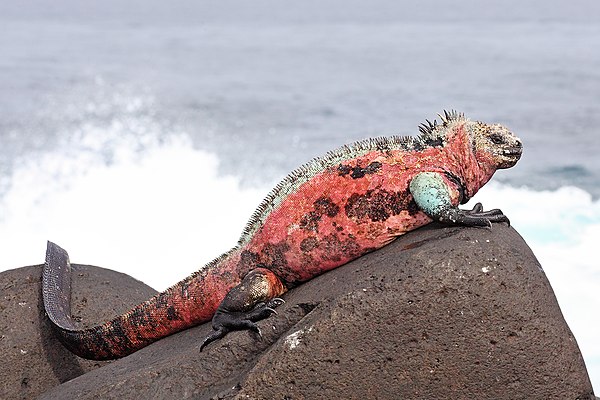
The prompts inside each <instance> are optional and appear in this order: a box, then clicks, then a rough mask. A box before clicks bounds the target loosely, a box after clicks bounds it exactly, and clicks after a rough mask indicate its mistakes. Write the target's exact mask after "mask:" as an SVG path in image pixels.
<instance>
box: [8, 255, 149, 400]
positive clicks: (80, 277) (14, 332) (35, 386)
mask: <svg viewBox="0 0 600 400" xmlns="http://www.w3.org/2000/svg"><path fill="white" fill-rule="evenodd" d="M73 269H74V271H73V293H72V300H73V312H74V313H75V314H74V315H75V317H76V318H78V319H79V318H80V319H81V320H82V321H85V322H87V323H88V324H93V323H96V322H103V321H105V320H106V319H109V318H111V317H113V316H114V315H116V314H119V313H121V312H123V311H126V310H127V309H129V308H130V307H131V306H133V305H134V304H137V303H139V302H141V301H144V300H146V299H148V298H149V297H151V296H152V295H154V294H155V293H156V291H155V290H154V289H152V288H150V287H149V286H147V285H145V284H143V283H142V282H139V281H137V280H135V279H133V278H131V277H130V276H127V275H125V274H121V273H118V272H115V271H111V270H107V269H103V268H98V267H92V266H85V265H77V264H74V265H73ZM41 276H42V268H41V266H40V265H36V266H31V267H23V268H18V269H13V270H10V271H5V272H2V273H0V354H2V358H1V359H2V363H0V399H6V400H9V399H32V398H35V397H36V396H38V395H39V394H41V393H43V392H45V391H47V390H48V389H50V388H53V387H55V386H57V385H59V384H61V383H63V382H66V381H68V380H70V379H73V378H75V377H77V376H79V375H82V374H84V373H86V372H89V371H91V370H93V369H96V368H99V367H101V366H103V365H106V364H108V363H107V362H98V361H88V360H83V359H81V358H79V357H76V356H74V355H73V354H71V353H70V352H69V351H68V350H66V349H65V348H64V347H63V346H62V344H61V343H60V342H59V341H58V340H57V339H56V338H55V337H54V334H53V331H52V329H51V327H50V323H49V321H48V319H47V317H46V316H45V313H44V311H43V305H42V299H41V294H42V293H41Z"/></svg>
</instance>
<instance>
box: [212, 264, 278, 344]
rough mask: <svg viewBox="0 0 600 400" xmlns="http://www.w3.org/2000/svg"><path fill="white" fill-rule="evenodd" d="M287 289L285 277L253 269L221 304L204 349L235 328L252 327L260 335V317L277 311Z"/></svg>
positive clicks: (246, 328)
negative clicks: (258, 322)
mask: <svg viewBox="0 0 600 400" xmlns="http://www.w3.org/2000/svg"><path fill="white" fill-rule="evenodd" d="M285 291H286V288H285V286H284V285H283V283H282V282H281V280H279V278H278V277H277V276H276V275H275V274H274V273H273V272H271V271H270V270H268V269H265V268H257V269H254V270H252V271H250V272H249V273H248V274H247V275H246V276H245V277H244V279H243V280H242V282H241V283H240V284H239V285H237V286H235V287H234V288H233V289H231V290H230V291H229V292H228V293H227V295H226V296H225V298H224V299H223V301H221V304H219V308H217V311H216V312H215V315H214V316H213V319H212V327H213V329H214V330H213V331H212V332H211V333H210V334H209V335H208V336H207V337H206V338H205V339H204V341H203V342H202V344H201V345H200V351H202V349H204V347H206V345H207V344H209V343H211V342H213V341H215V340H217V339H221V338H222V337H224V336H225V335H227V333H229V332H231V331H239V330H251V331H253V332H255V333H257V334H258V335H259V336H260V334H261V333H260V329H259V328H258V326H257V325H256V321H260V320H262V319H265V318H267V317H269V316H270V315H272V314H275V313H276V312H275V310H274V308H275V307H277V306H279V305H281V304H283V303H284V301H283V300H282V299H280V298H278V297H277V296H279V295H281V294H283V293H284V292H285Z"/></svg>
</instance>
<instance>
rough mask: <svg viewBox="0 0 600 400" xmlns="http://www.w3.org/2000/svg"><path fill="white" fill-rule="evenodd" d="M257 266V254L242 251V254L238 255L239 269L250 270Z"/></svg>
mask: <svg viewBox="0 0 600 400" xmlns="http://www.w3.org/2000/svg"><path fill="white" fill-rule="evenodd" d="M258 264H259V257H258V254H257V253H254V252H252V251H248V250H244V251H242V254H240V262H239V266H240V268H243V269H242V270H244V269H252V268H255V267H256V266H257V265H258Z"/></svg>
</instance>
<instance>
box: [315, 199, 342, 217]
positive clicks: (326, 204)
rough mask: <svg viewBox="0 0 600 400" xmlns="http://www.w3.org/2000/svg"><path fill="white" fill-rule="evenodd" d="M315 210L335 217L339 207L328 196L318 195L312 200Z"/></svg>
mask: <svg viewBox="0 0 600 400" xmlns="http://www.w3.org/2000/svg"><path fill="white" fill-rule="evenodd" d="M314 206H315V212H316V213H318V214H320V215H327V216H328V217H330V218H333V217H335V216H336V215H337V214H338V213H339V212H340V207H339V206H338V205H337V204H335V203H334V202H333V200H331V199H330V198H329V197H319V198H318V199H317V200H315V202H314Z"/></svg>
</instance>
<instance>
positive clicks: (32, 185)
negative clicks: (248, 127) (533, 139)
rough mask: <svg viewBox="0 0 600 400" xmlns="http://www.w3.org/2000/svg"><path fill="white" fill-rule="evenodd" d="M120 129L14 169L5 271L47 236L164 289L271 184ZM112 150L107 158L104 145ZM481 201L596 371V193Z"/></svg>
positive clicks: (1, 260) (34, 259)
mask: <svg viewBox="0 0 600 400" xmlns="http://www.w3.org/2000/svg"><path fill="white" fill-rule="evenodd" d="M123 129H124V127H123V125H122V124H121V123H118V122H113V123H110V124H109V125H108V126H105V127H103V128H99V127H95V126H86V127H85V129H83V130H82V131H81V132H80V133H79V134H78V135H75V139H74V140H75V141H76V142H77V145H76V146H73V145H72V144H70V145H68V146H67V145H65V146H63V147H61V148H64V149H65V150H64V151H62V152H61V150H60V148H59V150H54V151H53V152H48V153H41V154H39V155H37V156H36V157H29V158H28V159H24V160H21V161H20V162H19V163H18V164H17V165H16V166H15V168H14V169H13V173H12V176H10V177H9V180H10V186H9V189H8V191H7V192H6V193H5V195H4V196H3V198H2V199H0V212H1V214H0V243H2V251H1V252H0V271H2V270H6V269H10V268H17V267H21V266H24V265H30V264H40V263H42V262H43V260H44V254H45V242H46V240H52V241H54V242H56V243H57V244H59V245H61V246H63V247H64V248H65V249H67V251H69V254H70V256H71V260H72V261H73V262H76V263H85V264H93V265H99V266H102V267H105V268H111V269H115V270H118V271H121V272H124V273H127V274H129V275H131V276H133V277H135V278H137V279H139V280H141V281H143V282H145V283H147V284H149V285H150V286H152V287H154V288H156V289H158V290H162V289H164V288H166V287H168V286H170V285H171V284H173V283H175V282H177V281H178V280H180V279H182V278H184V277H185V276H187V275H189V274H190V273H192V272H194V271H195V270H197V269H199V268H200V267H202V266H203V265H204V264H205V263H206V262H208V261H210V260H211V259H212V258H214V257H216V256H218V255H220V254H221V253H223V252H225V251H227V250H229V249H230V248H231V247H232V246H234V245H235V244H236V242H237V239H238V237H239V235H240V233H241V231H242V229H243V227H244V225H245V223H246V221H247V219H248V218H249V216H250V215H251V214H252V211H254V209H255V207H256V206H257V205H258V204H259V202H260V200H261V199H262V198H263V197H264V195H266V193H267V192H268V190H269V189H270V188H269V187H263V188H246V187H243V186H242V185H241V184H240V180H239V179H238V178H236V177H234V176H222V175H219V174H218V165H219V160H218V157H217V156H216V155H214V154H210V153H208V152H205V151H200V150H196V149H194V148H193V147H192V146H191V144H190V143H189V141H188V140H187V138H186V136H185V135H184V134H181V135H171V136H169V139H168V140H160V141H159V140H155V138H156V137H159V135H157V134H156V132H145V133H144V132H138V133H137V134H136V135H134V136H132V135H123ZM127 129H131V126H129V127H128V128H127ZM140 143H141V144H142V146H141V147H140ZM106 147H110V148H111V149H112V152H111V162H110V163H107V162H106V160H105V157H104V156H103V155H102V152H101V151H99V149H103V148H106ZM475 201H481V202H482V203H483V205H484V207H485V208H486V209H488V208H497V207H498V208H502V210H503V211H504V212H505V213H506V214H507V215H508V216H509V217H510V218H511V221H512V224H513V226H514V227H515V228H516V229H517V230H518V231H519V232H520V233H521V235H523V237H524V238H525V240H526V241H527V243H528V244H529V245H530V246H531V248H532V249H533V251H534V252H535V254H536V256H537V257H538V259H539V260H540V263H541V264H542V266H543V268H544V271H545V272H546V274H547V276H548V278H549V280H550V282H551V283H552V286H553V288H554V290H555V293H556V296H557V298H558V301H559V303H560V305H561V308H562V310H563V313H564V315H565V318H566V320H567V321H568V323H569V326H570V327H571V329H572V330H573V332H574V334H575V336H576V338H577V340H578V343H579V346H580V348H581V350H582V353H583V354H584V357H585V360H586V363H587V366H588V370H589V373H590V377H592V380H594V377H596V378H595V379H598V377H600V343H599V342H598V340H597V332H599V331H600V321H599V320H598V319H597V318H596V317H595V316H596V313H597V310H598V309H600V297H598V296H597V293H598V289H599V288H600V267H599V263H598V246H597V243H598V242H600V202H599V201H597V200H593V199H592V197H591V196H590V195H589V194H588V193H587V192H585V191H583V190H581V189H577V188H572V187H563V188H561V189H559V190H556V191H534V190H530V189H527V188H514V187H510V186H505V185H500V184H494V182H492V183H490V184H488V185H486V186H485V187H484V188H483V189H482V190H481V191H480V193H478V194H477V196H475V198H474V199H473V200H472V201H471V203H470V205H472V204H473V203H474V202H475ZM599 383H600V382H598V381H596V382H594V384H595V385H596V386H598V384H599Z"/></svg>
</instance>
